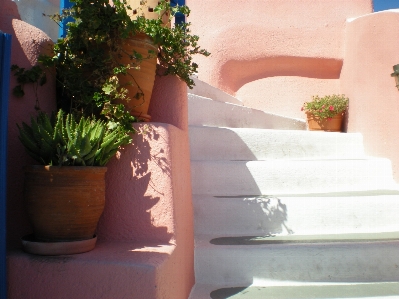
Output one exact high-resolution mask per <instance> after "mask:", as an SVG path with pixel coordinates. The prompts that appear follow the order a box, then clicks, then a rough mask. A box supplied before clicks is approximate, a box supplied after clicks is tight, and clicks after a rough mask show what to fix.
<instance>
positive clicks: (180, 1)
mask: <svg viewBox="0 0 399 299" xmlns="http://www.w3.org/2000/svg"><path fill="white" fill-rule="evenodd" d="M185 3H186V0H171V1H170V4H171V5H172V6H175V5H185ZM71 6H72V3H71V2H70V1H69V0H61V1H60V12H62V10H63V9H65V8H70V7H71ZM72 20H73V19H72V18H67V19H65V20H63V21H62V23H61V24H60V25H61V26H60V31H59V36H60V37H65V35H66V29H67V26H66V24H67V23H68V22H70V21H72ZM185 22H186V17H185V15H183V14H180V13H178V14H176V16H175V23H176V24H182V23H185Z"/></svg>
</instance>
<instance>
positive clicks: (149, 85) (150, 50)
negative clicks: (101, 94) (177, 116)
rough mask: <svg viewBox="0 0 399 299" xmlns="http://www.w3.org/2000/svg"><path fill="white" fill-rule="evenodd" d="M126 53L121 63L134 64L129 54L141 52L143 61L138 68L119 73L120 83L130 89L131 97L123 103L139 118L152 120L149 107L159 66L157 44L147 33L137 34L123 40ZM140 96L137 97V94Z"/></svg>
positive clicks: (129, 94)
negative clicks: (122, 73)
mask: <svg viewBox="0 0 399 299" xmlns="http://www.w3.org/2000/svg"><path fill="white" fill-rule="evenodd" d="M122 47H123V50H124V52H125V54H124V55H122V57H121V58H120V63H122V64H124V65H128V64H132V60H131V59H130V56H129V54H132V53H134V51H136V52H137V53H140V54H141V55H142V56H143V61H142V62H141V63H140V64H139V67H137V68H134V67H133V68H130V69H129V70H128V73H127V74H126V75H119V76H118V79H119V83H120V84H121V86H123V87H125V88H126V89H127V90H128V96H129V98H130V99H131V100H130V101H128V102H126V101H123V104H124V105H125V106H126V107H127V109H128V110H129V112H130V114H131V115H133V116H135V117H137V118H139V119H140V120H141V121H150V120H151V116H150V115H148V108H149V105H150V100H151V96H152V89H153V87H154V81H155V74H156V66H157V51H158V48H157V46H156V45H155V44H154V43H153V41H152V39H151V37H149V36H148V35H146V34H137V35H135V36H132V37H131V38H127V39H126V40H124V41H123V46H122ZM137 94H139V95H140V96H139V97H138V98H137V97H136V95H137Z"/></svg>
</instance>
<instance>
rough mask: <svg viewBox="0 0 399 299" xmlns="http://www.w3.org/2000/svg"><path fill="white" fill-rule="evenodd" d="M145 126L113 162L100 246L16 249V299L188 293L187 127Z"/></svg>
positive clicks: (130, 298)
mask: <svg viewBox="0 0 399 299" xmlns="http://www.w3.org/2000/svg"><path fill="white" fill-rule="evenodd" d="M177 88H179V87H178V86H177ZM175 100H176V99H175ZM183 100H184V99H183ZM137 128H138V129H139V130H141V131H142V132H143V131H144V132H143V133H142V135H139V134H136V135H135V136H134V145H133V146H128V147H126V149H125V150H123V151H122V153H121V155H120V157H119V159H113V160H112V161H111V162H110V163H109V165H108V171H107V179H106V182H107V194H106V206H105V209H104V214H103V216H102V218H101V220H100V223H99V227H98V236H99V240H98V243H97V246H96V248H95V249H94V250H93V251H90V252H87V253H84V254H78V255H71V256H59V257H41V256H33V255H27V254H24V253H22V252H21V251H18V250H14V251H11V252H10V253H9V258H8V261H9V262H8V273H9V274H8V277H9V281H11V282H12V283H10V285H9V298H12V299H16V298H18V299H26V298H38V299H39V298H40V299H47V298H48V299H50V298H51V299H52V298H59V299H70V298H77V299H80V298H82V299H86V298H109V299H113V298H121V299H123V298H126V299H143V298H146V299H187V298H188V295H189V292H190V290H191V287H192V285H193V284H194V274H193V259H194V257H193V246H194V244H193V223H192V204H191V187H190V186H191V184H190V173H189V172H187V171H189V168H188V167H189V161H188V160H187V159H185V157H186V158H187V157H188V152H187V143H186V140H185V139H186V136H187V135H186V131H183V130H180V129H178V128H176V127H174V126H172V125H169V124H164V123H148V124H138V125H137ZM136 146H137V147H139V148H140V149H139V151H137V148H136ZM172 161H177V162H175V163H171V162H172ZM21 272H24V275H22V276H21Z"/></svg>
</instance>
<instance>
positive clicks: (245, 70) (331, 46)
mask: <svg viewBox="0 0 399 299" xmlns="http://www.w3.org/2000/svg"><path fill="white" fill-rule="evenodd" d="M187 4H188V6H189V7H190V9H191V10H192V13H191V14H190V17H189V21H190V22H192V25H193V26H192V31H193V33H195V34H197V35H199V36H200V45H201V46H202V47H204V48H206V49H207V50H209V51H210V52H211V53H212V55H211V56H210V57H209V58H207V59H205V58H202V57H198V58H197V59H198V63H199V65H200V68H199V73H198V77H199V79H201V80H203V81H205V82H207V83H209V84H211V85H213V86H215V87H218V88H220V89H222V90H224V91H226V92H228V93H230V94H232V95H235V96H237V97H238V98H239V99H240V100H241V101H242V102H243V103H244V104H245V105H246V106H248V107H252V108H257V109H261V110H265V111H268V112H272V113H277V114H283V115H285V116H290V117H297V118H299V117H303V116H302V115H301V113H300V107H301V105H302V104H303V102H304V101H305V100H308V99H309V98H310V96H311V95H314V94H324V93H340V86H339V83H338V81H337V80H338V79H339V76H340V72H341V68H342V63H343V57H344V44H343V40H344V31H345V26H346V19H348V18H353V17H358V16H362V15H364V14H368V13H370V12H372V1H371V0H354V1H346V0H331V1H325V0H303V1H298V0H263V1H259V0H250V1H247V0H245V1H244V0H238V1H212V0H204V1H197V0H187ZM287 76H289V77H290V78H287ZM286 84H290V86H288V87H286Z"/></svg>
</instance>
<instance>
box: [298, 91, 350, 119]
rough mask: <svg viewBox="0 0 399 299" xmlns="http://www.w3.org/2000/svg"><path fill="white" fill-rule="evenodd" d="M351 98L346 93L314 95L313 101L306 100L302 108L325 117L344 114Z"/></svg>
mask: <svg viewBox="0 0 399 299" xmlns="http://www.w3.org/2000/svg"><path fill="white" fill-rule="evenodd" d="M348 105H349V99H348V98H347V97H345V95H335V94H333V95H327V96H324V97H319V96H313V97H312V101H311V102H305V103H304V104H303V106H302V108H301V110H302V111H305V112H306V113H311V114H313V115H314V116H316V117H318V118H320V119H324V118H331V117H334V116H335V115H337V114H342V113H344V112H345V110H346V109H347V108H348Z"/></svg>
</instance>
